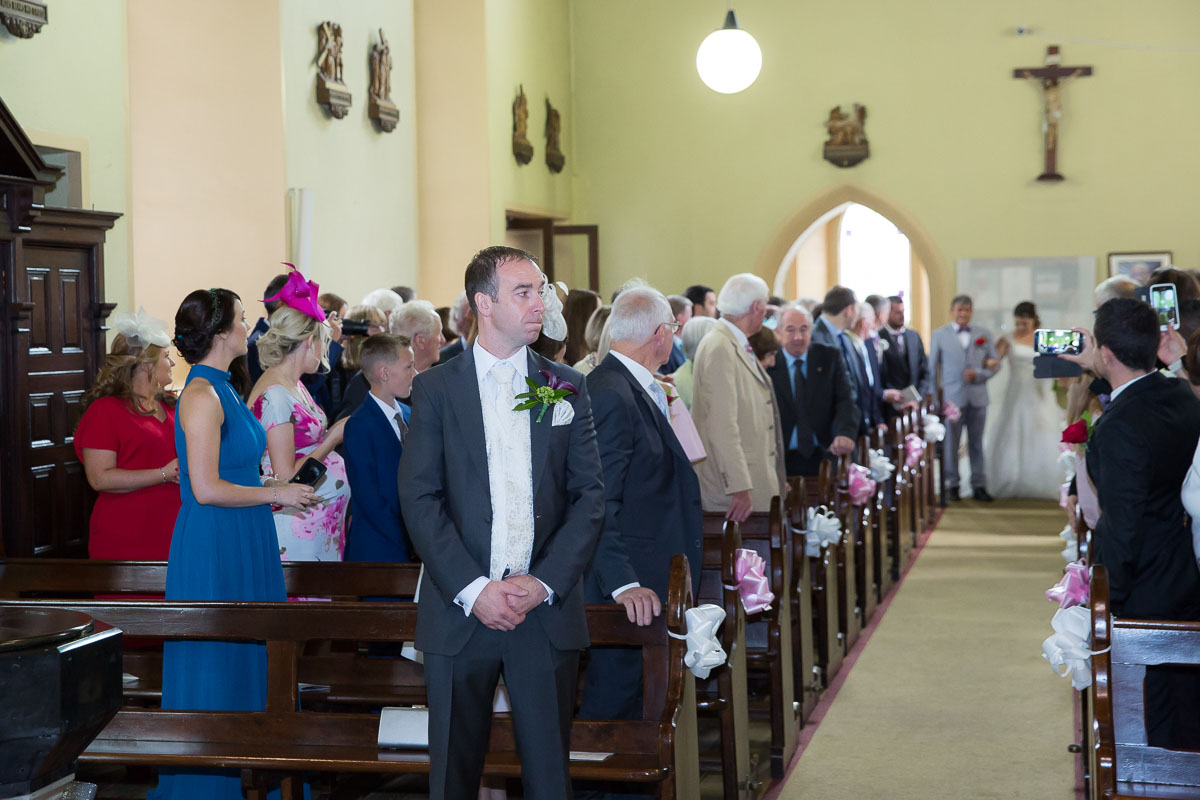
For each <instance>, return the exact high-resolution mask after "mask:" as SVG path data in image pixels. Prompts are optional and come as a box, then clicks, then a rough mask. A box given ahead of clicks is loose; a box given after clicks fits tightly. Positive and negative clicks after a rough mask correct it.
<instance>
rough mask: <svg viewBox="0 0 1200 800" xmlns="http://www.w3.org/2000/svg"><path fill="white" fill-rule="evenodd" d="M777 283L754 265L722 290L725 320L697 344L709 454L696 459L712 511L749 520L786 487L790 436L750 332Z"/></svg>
mask: <svg viewBox="0 0 1200 800" xmlns="http://www.w3.org/2000/svg"><path fill="white" fill-rule="evenodd" d="M769 296H770V291H769V290H768V288H767V283H766V281H764V280H763V279H762V278H760V277H758V276H757V275H753V274H751V273H745V272H744V273H741V274H738V275H734V276H733V277H731V278H730V279H729V280H727V281H726V282H725V285H724V286H723V287H721V292H720V294H719V295H717V310H718V311H719V312H721V319H720V320H719V323H720V324H718V325H715V326H713V328H712V330H710V331H709V332H708V333H707V334H705V336H704V339H702V340H701V342H700V346H699V347H698V348H697V349H696V359H695V360H696V364H695V367H694V370H693V371H694V373H695V378H694V385H695V388H694V390H693V391H694V398H693V404H692V415H693V417H694V418H695V422H696V428H697V429H698V430H699V431H700V439H701V441H702V442H703V443H704V450H705V452H707V453H708V458H706V459H704V460H703V461H701V462H700V463H699V464H698V465H697V466H696V472H697V474H698V475H699V477H700V490H701V496H702V499H703V502H704V508H705V510H707V511H724V512H725V515H726V517H727V518H728V519H731V520H734V521H735V522H743V521H745V519H746V518H747V517H749V516H750V514H751V513H752V512H755V511H767V510H769V509H770V507H771V498H773V497H776V496H779V495H780V494H782V491H783V481H784V477H785V473H784V468H783V442H782V440H781V439H780V424H779V410H778V408H777V407H776V403H775V389H774V386H773V385H772V383H771V378H770V377H769V376H768V375H767V373H766V371H765V370H764V369H763V368H762V365H761V364H759V362H758V359H757V358H755V357H754V350H753V348H751V347H750V342H749V337H750V336H752V335H754V334H755V333H757V332H758V331H759V329H761V328H762V324H763V317H764V315H765V314H766V312H767V298H768V297H769Z"/></svg>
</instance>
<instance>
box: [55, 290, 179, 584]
mask: <svg viewBox="0 0 1200 800" xmlns="http://www.w3.org/2000/svg"><path fill="white" fill-rule="evenodd" d="M112 327H113V328H114V329H115V330H118V331H120V333H119V334H118V335H117V336H116V337H114V338H113V345H112V352H110V353H109V355H108V356H106V357H105V359H104V365H103V366H102V367H101V368H100V374H99V375H98V376H96V382H95V383H94V384H93V385H92V388H91V389H89V390H88V392H87V394H86V395H84V398H83V407H84V412H83V417H82V418H81V419H80V420H79V428H78V429H77V430H76V431H75V453H76V454H77V455H78V456H79V460H80V461H81V462H82V463H83V468H84V471H85V472H86V473H87V479H88V483H89V484H91V486H92V488H93V489H95V490H96V492H98V493H99V497H97V499H96V505H95V507H94V508H93V509H92V520H91V527H90V537H89V539H88V555H90V556H91V557H92V558H97V559H119V560H132V561H166V560H167V555H168V553H169V552H170V549H171V531H172V530H173V529H174V527H175V517H176V516H177V515H178V513H179V459H177V458H176V457H175V398H174V396H173V395H171V394H170V393H169V392H167V391H166V390H165V387H166V386H167V385H168V384H170V382H171V368H172V367H173V366H174V365H175V362H174V361H172V360H171V356H170V355H169V354H168V352H167V346H168V345H169V344H170V338H169V337H168V336H167V333H166V330H165V329H164V327H163V325H162V323H160V322H158V321H157V320H153V319H151V318H148V317H146V315H145V311H144V309H139V310H138V313H137V316H134V315H133V314H129V313H124V314H115V315H114V316H113V322H112Z"/></svg>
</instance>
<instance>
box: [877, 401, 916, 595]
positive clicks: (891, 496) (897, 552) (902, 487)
mask: <svg viewBox="0 0 1200 800" xmlns="http://www.w3.org/2000/svg"><path fill="white" fill-rule="evenodd" d="M906 419H907V414H905V415H901V416H899V417H896V419H895V421H894V422H895V424H894V426H893V427H892V429H891V430H890V431H888V437H889V440H890V441H891V445H892V462H893V463H894V464H895V465H896V471H895V472H894V473H892V480H891V481H890V482H889V484H888V490H887V494H886V501H887V512H886V514H885V516H886V518H887V530H886V535H885V536H884V537H883V546H884V549H885V550H886V551H887V558H888V561H889V562H890V563H889V568H888V570H887V573H886V574H880V576H879V577H880V588H881V589H882V591H884V592H887V591H888V590H889V589H891V587H892V585H893V584H894V583H895V582H896V581H898V580H900V576H901V575H902V574H903V573H904V570H905V568H906V567H907V566H908V557H909V555H910V553H911V552H912V545H911V540H909V539H908V538H907V537H906V536H905V535H904V534H905V533H907V532H908V531H909V525H910V523H909V518H910V516H911V515H912V514H913V506H914V504H915V488H916V487H915V485H914V481H913V474H914V470H913V469H912V468H910V467H909V466H908V465H907V464H906V463H905V461H906V459H905V450H904V431H905V429H906V428H907V424H906ZM906 543H907V544H908V546H907V547H906V546H905V545H906Z"/></svg>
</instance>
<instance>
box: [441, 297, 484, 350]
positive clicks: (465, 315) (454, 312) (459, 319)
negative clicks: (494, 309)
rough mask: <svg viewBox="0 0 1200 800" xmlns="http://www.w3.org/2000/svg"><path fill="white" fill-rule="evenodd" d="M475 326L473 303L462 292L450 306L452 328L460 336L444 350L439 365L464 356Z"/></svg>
mask: <svg viewBox="0 0 1200 800" xmlns="http://www.w3.org/2000/svg"><path fill="white" fill-rule="evenodd" d="M474 326H475V314H474V312H472V311H471V303H470V302H469V301H468V300H467V293H466V292H460V293H459V295H458V297H456V298H454V303H453V304H452V305H451V306H450V327H451V328H452V329H453V330H454V332H455V333H456V334H458V338H457V339H455V340H454V341H453V342H451V343H450V344H448V345H446V346H445V347H443V348H442V352H441V357H440V358H438V363H440V364H445V363H446V362H447V361H449V360H450V359H452V358H454V357H456V356H459V355H462V352H463V350H465V349H466V348H467V347H469V346H470V345H471V341H470V336H471V330H472V328H474Z"/></svg>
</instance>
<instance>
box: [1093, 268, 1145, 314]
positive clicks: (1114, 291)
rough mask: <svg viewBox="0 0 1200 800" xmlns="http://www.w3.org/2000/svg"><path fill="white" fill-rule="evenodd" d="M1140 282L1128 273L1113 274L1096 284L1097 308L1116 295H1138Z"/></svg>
mask: <svg viewBox="0 0 1200 800" xmlns="http://www.w3.org/2000/svg"><path fill="white" fill-rule="evenodd" d="M1139 286H1141V284H1140V283H1138V282H1137V281H1135V280H1134V279H1133V278H1131V277H1129V276H1128V275H1113V276H1112V277H1111V278H1106V279H1105V280H1102V281H1100V283H1099V284H1097V286H1096V291H1095V298H1096V308H1099V307H1100V306H1102V305H1104V304H1105V303H1107V302H1108V301H1109V300H1112V299H1113V298H1114V297H1136V296H1137V290H1138V287H1139Z"/></svg>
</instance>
